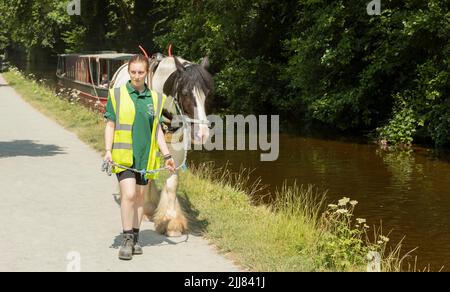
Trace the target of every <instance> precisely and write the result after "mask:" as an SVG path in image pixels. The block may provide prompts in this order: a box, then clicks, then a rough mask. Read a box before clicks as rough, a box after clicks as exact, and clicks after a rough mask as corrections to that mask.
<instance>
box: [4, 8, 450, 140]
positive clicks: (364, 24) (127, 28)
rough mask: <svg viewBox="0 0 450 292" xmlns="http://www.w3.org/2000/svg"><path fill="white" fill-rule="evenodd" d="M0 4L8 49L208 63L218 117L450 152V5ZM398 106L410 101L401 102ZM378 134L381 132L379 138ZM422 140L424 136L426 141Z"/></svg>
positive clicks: (5, 44) (5, 45) (5, 42)
mask: <svg viewBox="0 0 450 292" xmlns="http://www.w3.org/2000/svg"><path fill="white" fill-rule="evenodd" d="M81 3H82V7H81V12H82V13H81V16H68V14H67V12H66V5H67V2H65V1H57V0H43V1H31V0H11V1H6V0H0V12H1V13H0V27H1V30H0V50H2V49H4V48H5V47H14V48H17V47H20V48H24V49H25V51H27V52H28V53H29V52H31V49H34V48H50V49H52V50H53V51H54V53H61V52H64V51H67V52H79V51H93V50H117V51H128V52H139V50H138V45H140V44H141V45H143V46H144V47H145V48H147V50H148V51H149V52H151V53H153V52H156V51H162V52H164V53H166V52H167V47H168V46H169V44H173V53H174V54H175V55H178V56H183V57H185V58H186V59H189V60H192V61H199V60H200V59H201V58H202V57H204V56H205V55H208V56H209V57H210V60H211V71H212V72H213V73H214V75H215V80H216V84H217V90H216V96H215V107H214V108H215V109H216V110H219V111H221V112H227V113H235V114H249V113H254V114H270V113H278V114H281V115H282V116H283V117H284V116H285V117H286V118H285V122H286V121H288V120H289V122H290V123H291V124H293V125H294V126H296V127H297V128H301V127H305V126H308V127H309V126H310V125H320V126H326V127H329V128H332V129H336V130H342V131H346V132H350V131H352V132H356V133H363V132H364V133H367V132H377V133H379V134H380V135H381V136H380V139H383V138H384V139H386V140H388V142H389V143H393V144H395V143H400V144H411V143H413V142H414V138H415V135H416V134H417V133H422V135H428V136H429V137H431V138H432V139H433V141H434V142H435V143H436V145H437V146H444V145H447V144H448V142H450V131H449V130H448V129H449V127H450V114H449V113H450V108H449V107H450V100H449V84H450V80H449V79H450V78H449V73H448V72H449V71H450V70H449V69H450V68H449V66H450V38H449V35H450V12H449V9H448V7H449V6H450V3H449V0H430V1H417V0H408V1H394V0H384V1H382V14H381V15H379V16H369V15H367V12H366V5H367V3H366V2H362V1H359V0H348V1H344V0H338V1H324V0H300V1H299V0H288V1H275V0H255V1H246V0H204V1H199V0H191V1H184V0H183V1H182V0H155V1H148V0H93V1H81ZM399 97H401V99H402V101H401V103H399V101H398V100H397V99H398V98H399ZM376 129H379V130H378V131H376ZM418 130H420V131H418Z"/></svg>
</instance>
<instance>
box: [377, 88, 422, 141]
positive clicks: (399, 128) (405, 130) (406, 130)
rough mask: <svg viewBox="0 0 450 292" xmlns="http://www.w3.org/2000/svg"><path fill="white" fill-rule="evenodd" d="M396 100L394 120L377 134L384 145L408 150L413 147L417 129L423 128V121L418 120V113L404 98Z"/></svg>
mask: <svg viewBox="0 0 450 292" xmlns="http://www.w3.org/2000/svg"><path fill="white" fill-rule="evenodd" d="M396 98H397V103H396V106H395V108H394V115H393V117H392V119H391V120H390V121H389V123H388V124H387V125H385V126H383V127H381V128H378V129H377V132H378V136H379V139H381V141H382V142H381V143H382V144H383V145H386V144H393V145H398V146H401V147H402V148H408V147H410V146H411V145H412V142H413V137H414V134H415V133H416V131H417V128H418V127H419V126H423V121H421V120H419V119H418V117H417V114H416V112H415V111H414V110H413V109H412V107H411V105H410V104H408V102H407V101H406V100H405V99H404V98H401V97H400V96H399V95H397V96H396Z"/></svg>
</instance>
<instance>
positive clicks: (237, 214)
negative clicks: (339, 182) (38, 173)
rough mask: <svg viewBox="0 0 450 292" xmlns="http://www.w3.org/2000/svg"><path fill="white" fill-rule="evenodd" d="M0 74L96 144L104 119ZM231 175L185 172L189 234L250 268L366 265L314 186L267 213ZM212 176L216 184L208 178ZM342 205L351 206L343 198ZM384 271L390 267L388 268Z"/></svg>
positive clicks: (290, 193)
mask: <svg viewBox="0 0 450 292" xmlns="http://www.w3.org/2000/svg"><path fill="white" fill-rule="evenodd" d="M6 77H7V79H8V80H9V81H10V84H11V85H12V86H14V87H15V88H16V89H18V90H19V91H20V93H21V94H22V96H23V97H25V99H26V100H27V101H29V102H30V103H31V104H33V106H36V107H39V108H40V109H41V110H43V111H45V112H46V114H47V115H48V116H50V117H52V118H53V119H56V120H57V121H58V122H59V123H60V124H61V125H63V126H64V127H65V128H66V129H69V130H71V131H74V132H75V133H77V135H78V137H79V138H80V139H82V140H83V141H85V142H87V143H88V144H90V145H92V146H94V147H95V148H97V149H101V148H102V136H103V135H102V133H103V120H101V119H100V120H98V119H97V118H96V115H95V114H94V113H91V112H89V111H86V110H85V109H84V108H82V107H80V106H79V105H77V104H70V103H67V102H65V101H63V100H60V99H59V98H58V97H55V96H54V95H53V94H52V92H51V91H49V90H48V89H47V88H45V87H44V86H42V85H38V84H36V83H33V81H31V80H27V79H24V78H23V77H22V76H21V75H20V74H19V73H18V72H11V73H8V74H7V75H6ZM72 113H76V114H73V115H72ZM68 118H73V119H68ZM77 119H78V120H77ZM95 145H96V146H95ZM97 156H98V157H100V156H99V153H97ZM95 165H96V164H95ZM99 175H101V173H99ZM230 177H232V176H229V175H226V174H225V175H223V174H222V175H220V174H219V175H217V174H214V171H213V170H212V169H209V168H204V167H203V168H200V169H197V171H191V172H187V173H184V174H183V176H182V179H181V185H182V186H181V189H180V195H181V199H182V201H183V202H184V206H185V207H186V208H188V210H189V214H190V215H191V218H192V219H193V221H194V223H195V224H194V226H193V227H195V228H193V229H192V231H193V232H194V233H199V234H200V235H203V237H204V238H207V239H209V240H210V242H211V243H212V244H214V245H215V246H217V248H218V250H219V251H221V252H222V253H228V254H229V257H231V258H233V260H234V261H235V262H236V263H237V264H239V266H241V267H245V268H248V269H250V270H254V271H310V270H313V271H328V270H338V271H341V270H350V271H353V270H365V268H366V260H365V256H366V254H367V253H366V252H367V251H368V250H369V246H367V243H366V242H365V241H363V239H362V238H363V236H361V235H362V234H358V233H353V234H350V233H346V232H344V233H342V232H340V231H342V230H349V229H348V227H349V228H353V227H352V226H347V225H346V220H335V222H337V224H334V225H326V224H323V223H324V222H322V221H320V220H319V219H320V218H321V213H319V212H318V209H317V205H316V202H317V201H316V199H315V198H317V197H319V198H320V196H321V194H320V193H317V192H315V191H314V189H313V188H304V189H302V190H300V189H299V188H290V189H287V190H286V191H284V192H282V193H283V194H285V200H284V201H280V202H281V204H279V205H278V206H275V209H276V210H277V212H273V209H270V208H268V207H264V206H260V207H255V206H253V205H252V204H251V199H250V197H249V195H248V194H246V193H245V191H244V190H245V189H246V188H245V179H244V180H242V176H241V180H240V181H235V180H232V179H230ZM86 179H87V180H88V181H89V180H90V178H86ZM103 179H106V178H103ZM213 179H214V180H215V182H211V180H213ZM239 182H240V183H239ZM113 185H114V184H113V183H111V186H113ZM36 188H38V189H39V186H36ZM285 203H288V204H285ZM345 205H346V206H348V207H349V208H350V202H349V201H348V202H346V204H345ZM283 206H284V207H283ZM340 210H342V208H341V209H340ZM333 214H335V213H333ZM117 215H118V214H117ZM333 216H335V215H333ZM328 218H329V219H332V217H328ZM345 218H347V217H342V218H340V219H345ZM335 219H336V218H335ZM341 223H343V224H341ZM111 225H112V226H115V225H114V224H111ZM175 248H176V247H175ZM370 248H375V247H374V246H371V247H370ZM386 268H388V266H386ZM389 268H390V269H391V268H392V269H394V270H395V267H393V266H391V267H389Z"/></svg>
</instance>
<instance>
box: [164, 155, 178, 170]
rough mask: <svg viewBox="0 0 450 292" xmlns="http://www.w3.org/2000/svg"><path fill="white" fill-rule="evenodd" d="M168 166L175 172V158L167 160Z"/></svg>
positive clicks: (166, 164)
mask: <svg viewBox="0 0 450 292" xmlns="http://www.w3.org/2000/svg"><path fill="white" fill-rule="evenodd" d="M165 166H166V168H167V169H168V170H169V171H170V172H171V173H175V169H176V166H175V160H173V158H170V159H169V160H167V161H166V163H165Z"/></svg>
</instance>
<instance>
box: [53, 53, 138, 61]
mask: <svg viewBox="0 0 450 292" xmlns="http://www.w3.org/2000/svg"><path fill="white" fill-rule="evenodd" d="M58 56H60V57H78V58H99V59H110V60H129V59H131V58H132V57H133V56H134V55H133V54H127V53H117V52H97V53H84V54H59V55H58Z"/></svg>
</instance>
